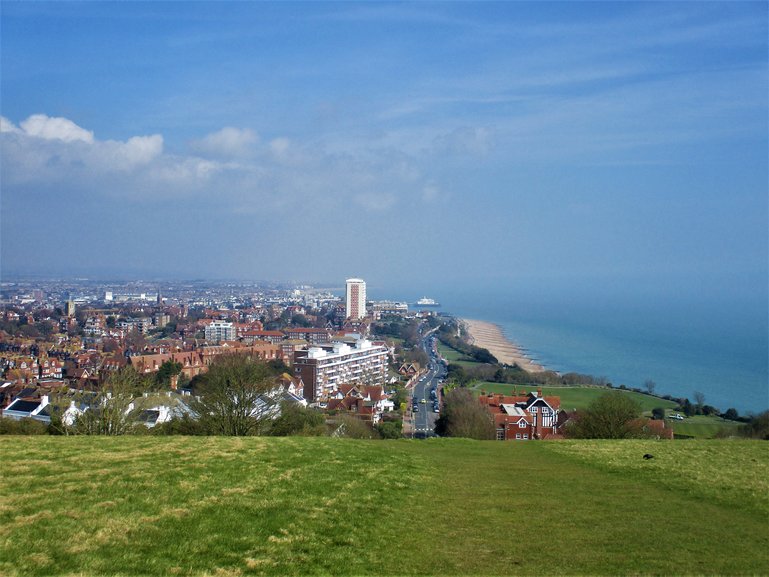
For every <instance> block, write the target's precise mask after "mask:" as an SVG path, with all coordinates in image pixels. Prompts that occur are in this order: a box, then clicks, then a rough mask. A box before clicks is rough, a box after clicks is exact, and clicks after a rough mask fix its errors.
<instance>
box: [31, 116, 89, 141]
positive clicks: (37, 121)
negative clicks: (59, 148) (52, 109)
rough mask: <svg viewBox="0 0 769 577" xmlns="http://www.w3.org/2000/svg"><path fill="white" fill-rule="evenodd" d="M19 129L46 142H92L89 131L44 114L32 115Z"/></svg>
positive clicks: (64, 119)
mask: <svg viewBox="0 0 769 577" xmlns="http://www.w3.org/2000/svg"><path fill="white" fill-rule="evenodd" d="M21 128H22V130H24V132H25V133H26V134H29V135H30V136H37V137H40V138H44V139H46V140H63V141H64V142H75V141H82V142H88V143H92V142H93V141H94V138H93V132H91V131H90V130H85V129H83V128H80V127H79V126H78V125H77V124H75V123H74V122H72V121H71V120H68V119H66V118H61V117H50V116H46V115H45V114H33V115H32V116H30V117H29V118H27V119H26V120H24V121H23V122H22V123H21Z"/></svg>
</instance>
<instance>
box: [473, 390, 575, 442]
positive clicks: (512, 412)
mask: <svg viewBox="0 0 769 577" xmlns="http://www.w3.org/2000/svg"><path fill="white" fill-rule="evenodd" d="M478 400H479V401H480V403H481V404H482V405H484V406H486V407H487V408H488V409H489V412H491V414H492V416H493V417H494V424H495V426H496V430H497V440H499V441H508V440H512V439H515V440H519V441H526V440H530V439H544V438H546V437H552V436H554V435H558V434H559V430H558V427H559V423H558V414H559V412H560V410H561V399H560V397H543V396H542V391H541V389H540V390H538V391H537V392H530V393H529V394H528V395H527V394H525V393H522V394H520V395H516V396H506V395H501V394H489V395H481V396H480V397H479V399H478Z"/></svg>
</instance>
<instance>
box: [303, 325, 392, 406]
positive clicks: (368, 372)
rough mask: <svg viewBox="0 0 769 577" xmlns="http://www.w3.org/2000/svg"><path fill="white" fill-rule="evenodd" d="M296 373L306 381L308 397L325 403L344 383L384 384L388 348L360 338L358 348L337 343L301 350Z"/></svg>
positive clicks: (305, 392)
mask: <svg viewBox="0 0 769 577" xmlns="http://www.w3.org/2000/svg"><path fill="white" fill-rule="evenodd" d="M294 374H295V375H296V376H297V377H301V378H302V381H304V398H305V399H307V400H308V401H310V402H316V403H321V404H325V403H326V402H327V401H328V399H329V397H330V396H331V395H332V394H333V393H335V392H336V391H337V390H338V389H339V386H340V385H343V384H365V385H384V384H385V379H386V377H387V347H384V346H381V345H374V344H372V343H371V341H368V340H365V339H359V340H358V341H357V342H356V343H355V346H354V347H351V346H350V345H347V344H344V343H334V344H333V345H331V346H325V347H311V348H310V349H309V350H306V351H297V352H295V353H294Z"/></svg>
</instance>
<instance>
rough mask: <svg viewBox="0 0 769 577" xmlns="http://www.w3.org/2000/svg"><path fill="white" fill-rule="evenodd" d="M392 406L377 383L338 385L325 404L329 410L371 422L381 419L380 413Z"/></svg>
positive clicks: (375, 422)
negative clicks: (374, 384) (375, 384)
mask: <svg viewBox="0 0 769 577" xmlns="http://www.w3.org/2000/svg"><path fill="white" fill-rule="evenodd" d="M394 408H395V405H394V404H393V402H392V401H391V400H390V398H389V397H388V396H387V394H386V393H385V392H384V389H383V388H382V387H381V386H378V385H377V386H373V385H340V386H339V388H338V389H337V390H336V391H335V392H334V393H332V395H331V397H330V398H329V400H328V404H327V405H326V409H327V410H329V411H339V412H343V413H348V414H351V415H353V416H355V417H357V418H359V419H361V420H364V421H369V422H371V423H373V424H377V423H378V422H379V421H380V420H381V419H382V413H385V412H389V411H392V410H394Z"/></svg>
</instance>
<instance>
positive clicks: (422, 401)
mask: <svg viewBox="0 0 769 577" xmlns="http://www.w3.org/2000/svg"><path fill="white" fill-rule="evenodd" d="M419 402H420V403H422V404H423V405H424V404H425V403H426V402H427V401H426V400H425V399H422V400H421V401H419Z"/></svg>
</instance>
